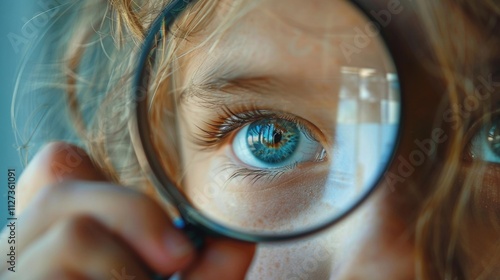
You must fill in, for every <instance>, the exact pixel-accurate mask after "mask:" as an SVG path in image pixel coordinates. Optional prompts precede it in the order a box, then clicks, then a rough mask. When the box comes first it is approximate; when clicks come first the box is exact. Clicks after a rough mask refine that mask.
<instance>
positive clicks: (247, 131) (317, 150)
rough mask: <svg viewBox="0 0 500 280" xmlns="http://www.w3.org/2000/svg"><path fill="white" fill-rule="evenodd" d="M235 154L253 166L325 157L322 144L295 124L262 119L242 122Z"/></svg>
mask: <svg viewBox="0 0 500 280" xmlns="http://www.w3.org/2000/svg"><path fill="white" fill-rule="evenodd" d="M233 149H234V153H235V155H236V157H237V158H238V159H239V160H240V161H242V162H243V163H245V164H247V165H249V166H251V167H255V168H280V167H284V166H290V165H293V164H296V163H300V162H306V161H316V160H320V159H322V157H323V156H324V149H323V147H322V146H321V144H320V143H319V142H318V141H316V140H314V139H313V138H312V137H311V136H310V135H309V134H308V132H306V131H304V130H303V129H302V128H301V127H300V126H299V125H298V124H297V123H295V122H293V121H289V120H285V119H279V118H270V119H262V120H258V121H255V122H252V123H250V124H248V125H245V126H244V127H243V128H242V129H241V130H240V131H239V132H238V133H237V134H236V136H235V138H234V142H233Z"/></svg>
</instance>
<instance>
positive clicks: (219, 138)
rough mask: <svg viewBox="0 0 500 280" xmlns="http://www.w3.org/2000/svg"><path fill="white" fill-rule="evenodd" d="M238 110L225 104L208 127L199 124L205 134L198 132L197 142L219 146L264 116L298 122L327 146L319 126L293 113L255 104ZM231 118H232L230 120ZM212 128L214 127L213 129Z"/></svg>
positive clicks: (315, 138) (207, 145)
mask: <svg viewBox="0 0 500 280" xmlns="http://www.w3.org/2000/svg"><path fill="white" fill-rule="evenodd" d="M237 110H238V111H241V112H237V111H236V110H234V109H231V108H229V107H227V106H224V107H223V109H222V112H219V113H218V114H217V117H216V118H217V120H215V121H212V122H210V121H209V122H205V125H206V126H207V128H202V127H199V126H198V129H199V130H200V131H201V132H202V133H204V135H200V134H198V135H197V137H196V139H195V141H196V143H197V144H198V145H199V146H202V147H203V148H204V149H213V148H217V145H218V144H219V143H221V142H223V141H224V140H225V139H226V138H227V137H228V136H229V135H230V134H231V133H232V132H234V131H235V130H237V129H239V128H241V127H243V125H247V124H250V123H251V122H253V121H257V120H260V119H262V118H280V119H284V120H288V121H292V122H294V123H297V124H298V125H300V127H301V128H303V129H304V130H305V131H306V132H307V134H306V136H308V137H312V138H313V139H314V140H315V141H318V142H319V143H320V144H321V145H323V146H325V145H327V144H328V143H327V141H326V137H325V136H324V135H323V133H322V132H321V130H320V129H319V128H317V127H316V126H315V125H314V124H313V123H311V122H309V121H307V120H305V119H302V118H300V117H298V116H295V115H293V114H290V113H286V112H281V111H277V110H271V109H256V108H255V107H254V106H245V107H244V108H239V109H237ZM231 118H232V120H230V119H231ZM231 122H233V123H231ZM224 125H226V127H223V126H224ZM210 129H212V131H211V130H210ZM222 130H223V131H222Z"/></svg>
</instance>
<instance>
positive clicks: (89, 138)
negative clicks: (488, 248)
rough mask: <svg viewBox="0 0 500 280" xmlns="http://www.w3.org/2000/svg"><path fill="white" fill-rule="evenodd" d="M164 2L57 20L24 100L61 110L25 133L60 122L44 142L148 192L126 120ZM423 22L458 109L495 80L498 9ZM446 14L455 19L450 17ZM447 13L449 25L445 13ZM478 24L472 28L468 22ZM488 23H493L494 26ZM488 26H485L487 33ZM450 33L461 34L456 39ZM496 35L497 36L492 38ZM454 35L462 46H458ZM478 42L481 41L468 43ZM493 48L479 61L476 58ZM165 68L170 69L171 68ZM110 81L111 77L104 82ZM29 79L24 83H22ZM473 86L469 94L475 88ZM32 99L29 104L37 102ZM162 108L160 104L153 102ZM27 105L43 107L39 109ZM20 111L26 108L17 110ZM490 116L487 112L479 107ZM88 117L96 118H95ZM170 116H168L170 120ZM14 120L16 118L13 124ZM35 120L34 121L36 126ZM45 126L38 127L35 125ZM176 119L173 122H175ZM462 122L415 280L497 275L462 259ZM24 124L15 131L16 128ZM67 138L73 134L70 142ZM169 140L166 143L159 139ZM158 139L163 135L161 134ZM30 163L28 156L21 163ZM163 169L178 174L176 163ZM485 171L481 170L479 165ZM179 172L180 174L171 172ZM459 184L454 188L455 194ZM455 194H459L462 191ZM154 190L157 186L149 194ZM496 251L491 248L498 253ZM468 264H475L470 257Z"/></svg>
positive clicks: (426, 10) (115, 5)
mask: <svg viewBox="0 0 500 280" xmlns="http://www.w3.org/2000/svg"><path fill="white" fill-rule="evenodd" d="M168 2H169V1H168V0H143V1H131V0H109V1H104V0H102V1H77V2H75V3H73V4H71V5H73V7H71V9H65V13H64V14H63V13H61V14H60V16H59V17H58V18H56V19H54V22H55V23H54V26H53V27H50V28H49V34H51V35H49V36H47V37H46V38H45V40H46V41H45V43H46V44H47V46H50V47H49V48H48V50H47V53H48V52H50V53H58V54H63V55H60V57H59V58H53V59H51V61H56V63H53V64H42V65H41V66H39V68H37V69H34V70H33V71H32V73H37V75H39V74H40V73H46V74H47V75H48V76H46V77H43V76H42V77H40V76H37V77H34V78H33V79H31V80H36V82H31V83H29V84H27V85H25V88H22V89H20V92H38V93H40V92H41V90H42V89H43V92H44V93H46V95H48V96H49V100H50V101H48V103H52V104H48V105H47V108H65V109H64V110H63V111H54V110H55V109H49V110H47V108H46V107H43V108H44V110H46V111H45V113H44V115H43V117H37V116H36V112H35V113H34V114H33V113H31V112H30V114H31V117H30V119H28V121H27V123H31V124H33V123H34V124H35V125H32V126H31V127H28V128H27V131H28V134H29V135H31V132H32V131H35V130H36V128H37V127H38V124H39V122H44V121H45V122H49V123H50V127H55V125H54V123H56V122H57V123H58V126H60V128H59V130H60V131H62V132H61V133H62V134H59V135H58V134H57V131H55V133H52V134H51V135H42V136H41V137H42V139H44V140H52V139H57V140H60V139H64V140H68V141H71V142H75V143H76V144H79V145H81V146H84V147H86V149H87V151H88V152H89V154H90V155H91V158H93V159H94V161H95V163H96V165H98V166H99V167H100V168H101V169H102V170H103V171H104V172H105V173H106V174H107V176H108V177H109V178H110V179H111V180H113V181H115V182H119V183H121V184H125V185H130V186H132V185H133V186H150V185H149V184H148V182H147V181H145V178H144V176H143V174H142V171H141V170H140V168H139V165H138V162H137V159H136V158H135V156H134V151H133V150H132V145H131V142H130V136H129V134H128V129H127V122H128V118H129V116H130V111H128V110H127V104H129V102H130V90H131V85H132V84H131V78H132V75H133V71H134V70H135V62H136V57H137V54H138V51H139V50H140V44H141V43H142V40H143V39H144V36H145V33H146V31H147V30H148V27H149V25H150V24H151V22H152V21H153V20H154V18H155V16H156V15H158V14H159V13H160V12H161V10H162V9H163V7H165V5H166V4H167V3H168ZM244 2H246V1H235V4H234V5H233V6H232V9H230V10H231V11H232V13H230V16H227V19H226V21H225V22H224V24H223V25H221V29H219V30H218V32H219V33H221V30H223V29H224V28H227V26H229V25H230V23H231V20H235V19H236V18H238V16H241V7H242V5H243V3H244ZM217 3H218V1H197V3H196V4H195V5H194V7H191V8H189V9H188V11H187V12H186V13H185V14H183V15H182V17H181V18H180V19H179V20H178V23H176V25H175V27H174V28H173V34H174V35H172V38H173V39H172V40H170V41H169V42H168V43H166V45H165V48H164V50H163V54H162V55H163V56H164V62H165V63H164V64H163V66H161V67H174V68H175V61H176V59H178V55H179V54H178V53H177V52H176V51H177V50H178V48H179V46H180V45H181V44H182V43H183V42H184V41H185V40H186V38H188V37H189V36H190V35H192V34H194V33H196V32H198V31H199V30H200V29H202V28H203V26H204V25H205V24H208V23H209V22H210V20H211V17H212V16H213V15H214V14H215V13H217V10H216V7H217ZM415 5H416V6H417V11H418V15H419V16H420V20H421V21H422V22H423V23H424V24H425V26H426V28H425V31H426V33H428V35H429V38H430V42H431V46H432V53H433V55H434V57H433V59H434V61H435V64H436V67H434V70H433V72H434V73H435V74H436V75H439V76H440V77H442V79H443V80H444V81H445V83H446V84H447V85H448V92H447V94H448V95H449V98H450V100H451V103H452V105H453V104H455V105H460V104H461V102H462V101H463V98H464V97H465V96H467V95H470V94H473V93H474V92H473V91H474V86H473V85H474V83H475V82H474V79H475V77H476V76H477V75H480V74H485V73H489V72H491V69H489V68H488V67H484V68H482V69H470V66H471V65H473V62H474V64H477V65H480V63H479V64H478V63H477V61H474V60H477V59H479V61H480V62H482V63H483V65H490V64H489V63H490V62H489V61H490V60H491V58H492V57H493V56H494V55H495V53H494V51H495V49H494V47H493V46H494V45H495V44H496V46H498V43H499V42H498V41H499V38H500V35H497V34H499V33H498V28H497V27H498V26H497V25H496V24H492V22H494V21H497V20H498V19H500V4H497V3H495V2H494V1H493V0H483V1H466V0H456V1H453V0H446V1H445V0H443V1H418V3H416V4H415ZM449 11H454V12H452V13H450V12H449ZM445 13H446V19H445V18H444V17H443V15H444V14H445ZM470 23H473V24H470ZM488 24H490V25H488ZM483 28H489V29H487V30H484V29H483ZM450 30H454V31H456V32H450ZM495 32H496V33H495ZM457 34H458V35H459V36H460V37H461V38H463V39H464V40H461V41H459V42H457V39H456V37H454V36H457ZM468 36H474V37H475V38H477V40H475V41H474V40H470V39H467V38H470V37H468ZM485 36H493V37H490V38H493V39H490V40H489V41H488V44H487V45H485V44H483V39H485ZM478 49H482V50H487V51H485V52H481V53H480V54H477V53H476V52H477V50H478ZM167 65H168V66H167ZM161 69H163V70H165V71H158V72H159V73H165V74H164V75H162V76H161V77H160V78H159V79H158V80H156V81H155V83H156V84H155V86H157V87H161V88H167V89H171V86H172V83H170V84H169V83H168V82H166V81H169V78H170V75H171V74H172V72H173V69H167V68H161ZM102 73H106V74H107V76H103V75H102ZM25 79H28V78H25ZM471 84H472V86H471ZM31 98H32V96H30V97H29V99H31ZM154 98H160V99H161V100H159V102H158V103H159V104H162V105H163V106H165V105H166V106H168V104H169V102H171V101H169V100H168V96H166V95H164V96H155V97H154ZM157 101H158V100H157ZM16 102H17V104H18V107H16V115H17V114H23V113H22V112H21V111H20V110H22V108H23V107H25V106H26V103H25V102H23V97H22V96H18V97H17V101H16ZM31 102H35V103H36V102H37V101H36V99H35V101H31ZM20 104H22V106H19V105H20ZM151 109H152V112H151V114H152V115H151V118H152V121H153V122H154V123H153V124H152V125H153V126H154V125H155V123H157V124H159V121H160V119H162V121H164V118H165V114H166V113H165V108H164V107H162V108H159V106H156V107H155V106H152V108H151ZM483 110H484V111H485V112H488V111H491V108H487V107H486V106H483ZM61 115H62V116H64V115H69V116H71V118H70V119H68V120H67V121H66V122H63V121H61V120H62V119H61ZM89 116H90V117H89ZM167 117H168V116H167ZM15 118H16V119H17V117H15ZM33 120H34V121H33ZM38 120H39V121H38ZM170 121H173V120H172V119H170ZM461 121H463V123H462V126H461V128H460V129H458V130H457V131H456V133H455V134H454V135H453V138H452V139H450V141H449V143H450V144H449V145H448V150H449V153H448V157H447V159H446V162H445V167H444V168H443V172H442V174H441V175H440V176H439V177H437V178H436V181H435V183H436V186H439V188H435V189H434V190H433V191H431V192H430V194H428V195H426V197H425V198H424V202H423V204H422V206H421V209H420V210H419V214H418V219H417V223H416V235H415V242H416V248H417V254H416V259H415V261H416V264H417V272H416V278H418V279H435V278H436V277H439V278H442V279H456V278H457V277H458V279H461V278H463V277H467V275H469V276H470V275H474V277H478V278H479V279H486V278H488V277H492V275H493V274H492V273H494V271H493V270H492V269H495V265H497V264H498V263H500V250H497V251H496V252H497V253H496V254H494V255H492V256H491V263H486V264H484V265H483V267H482V270H481V271H468V270H467V263H466V260H467V259H468V258H467V256H468V255H470V248H469V246H470V244H469V243H468V242H467V241H464V240H467V238H465V237H466V236H467V234H469V233H470V232H471V230H470V229H467V228H463V226H462V224H461V221H462V219H463V218H464V217H465V216H470V215H471V214H469V211H468V207H470V204H471V203H472V205H473V206H472V209H476V210H477V209H480V207H479V206H478V205H477V203H478V202H477V201H475V200H474V198H476V197H477V192H479V191H480V190H478V189H480V188H477V187H476V188H475V186H477V184H482V179H483V178H482V173H481V172H479V173H477V174H475V175H474V174H472V175H471V176H469V177H468V178H461V179H463V180H462V181H463V183H459V182H457V180H458V178H460V176H459V174H460V168H461V166H460V161H461V159H462V157H461V153H462V151H463V148H464V146H465V145H466V144H465V142H466V139H465V130H463V127H465V126H466V122H467V120H461ZM18 128H19V126H17V127H16V129H18ZM68 133H69V134H68ZM18 135H19V137H20V140H19V141H20V142H21V143H22V144H21V147H22V148H23V147H24V148H26V147H27V143H28V142H30V141H34V140H33V138H32V137H31V136H30V137H27V138H24V137H23V136H22V135H23V133H21V132H19V131H18ZM163 136H165V137H171V136H169V135H163ZM158 137H159V135H158ZM170 140H171V144H172V145H171V146H170V147H167V146H164V147H163V149H165V154H164V155H165V156H164V158H163V160H164V161H165V162H167V161H168V160H169V158H170V159H171V157H172V156H173V155H174V154H175V153H173V152H172V151H171V149H175V139H170ZM25 158H26V160H27V159H28V158H29V156H26V157H25ZM166 165H167V166H169V167H171V168H173V166H174V165H168V164H167V163H166ZM477 168H478V169H477V170H484V166H480V165H478V166H477ZM170 172H171V173H176V170H170ZM457 186H458V187H457ZM457 190H458V193H455V192H457ZM143 191H146V192H150V191H151V188H147V189H143ZM488 213H489V216H488V217H484V215H478V214H477V213H476V214H472V217H473V218H475V219H476V220H477V221H478V222H480V223H482V224H483V225H486V226H487V227H488V228H490V229H491V230H492V231H493V232H494V233H496V234H500V226H499V222H498V221H499V220H500V217H499V215H498V213H493V214H492V213H491V212H488ZM498 245H499V244H493V245H492V246H497V247H498ZM471 257H472V256H471Z"/></svg>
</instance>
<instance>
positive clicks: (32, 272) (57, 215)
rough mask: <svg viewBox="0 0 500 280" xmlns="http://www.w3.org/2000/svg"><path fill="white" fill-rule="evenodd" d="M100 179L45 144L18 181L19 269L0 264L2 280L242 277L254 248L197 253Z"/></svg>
mask: <svg viewBox="0 0 500 280" xmlns="http://www.w3.org/2000/svg"><path fill="white" fill-rule="evenodd" d="M103 178H104V177H103V176H102V175H101V173H99V171H97V170H96V169H95V168H94V167H93V165H92V163H91V161H90V159H89V158H88V156H87V155H85V153H84V152H83V151H82V150H81V149H78V148H76V147H74V146H71V145H68V144H63V143H55V144H51V145H48V146H47V147H45V148H44V149H43V150H42V151H41V152H40V153H39V154H38V155H37V156H36V157H35V158H34V159H33V161H32V162H31V163H30V165H29V166H28V167H27V169H26V170H25V172H24V173H23V175H22V178H21V180H20V181H19V185H18V193H19V195H18V202H19V203H20V205H18V206H17V207H18V210H21V211H19V212H22V213H21V215H20V216H19V217H18V220H17V224H18V228H17V240H16V249H17V252H16V254H17V256H18V259H17V264H16V272H10V271H8V270H7V266H6V263H5V262H2V263H1V264H0V269H1V271H2V279H4V278H5V279H51V280H52V279H150V277H151V276H152V275H154V274H157V273H159V274H162V275H169V274H173V273H174V272H176V271H184V273H183V275H185V276H186V278H187V279H195V278H196V279H221V277H222V278H224V279H242V278H244V275H245V273H246V271H247V269H248V266H249V265H250V263H251V260H252V257H253V253H254V249H255V246H254V245H252V244H246V243H241V242H236V241H232V240H213V241H211V242H209V243H207V244H206V247H205V249H204V250H203V251H202V252H196V251H195V250H194V249H193V247H192V246H191V244H190V241H189V240H188V238H187V237H185V236H184V235H183V233H182V232H181V231H179V230H177V229H175V228H173V226H172V224H171V222H170V221H169V218H168V217H167V215H166V214H165V212H164V210H163V209H162V208H160V206H159V205H158V204H157V203H156V202H155V201H154V200H152V199H151V198H149V197H147V196H145V195H143V194H141V193H138V192H135V191H133V190H130V189H127V188H125V187H122V186H117V185H113V184H110V183H106V182H104V181H103ZM19 207H21V208H23V209H19ZM4 234H5V232H4V233H3V235H4ZM2 240H3V238H2ZM5 243H6V242H5ZM1 246H4V244H2V245H1ZM2 252H4V251H3V250H2ZM132 276H135V278H134V277H132Z"/></svg>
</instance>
